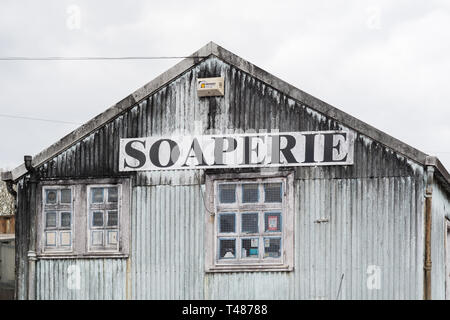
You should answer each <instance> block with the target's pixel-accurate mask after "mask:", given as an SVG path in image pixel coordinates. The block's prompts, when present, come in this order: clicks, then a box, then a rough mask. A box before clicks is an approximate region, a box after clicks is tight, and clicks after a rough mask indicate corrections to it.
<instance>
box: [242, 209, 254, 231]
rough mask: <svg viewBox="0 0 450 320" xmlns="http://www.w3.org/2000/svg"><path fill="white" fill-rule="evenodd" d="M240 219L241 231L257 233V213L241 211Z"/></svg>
mask: <svg viewBox="0 0 450 320" xmlns="http://www.w3.org/2000/svg"><path fill="white" fill-rule="evenodd" d="M241 220H242V232H243V233H258V213H243V214H242V215H241Z"/></svg>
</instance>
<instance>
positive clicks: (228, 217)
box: [219, 213, 236, 233]
mask: <svg viewBox="0 0 450 320" xmlns="http://www.w3.org/2000/svg"><path fill="white" fill-rule="evenodd" d="M219 216H220V219H219V232H221V233H222V232H235V230H236V228H235V225H236V215H235V214H234V213H221V214H220V215H219Z"/></svg>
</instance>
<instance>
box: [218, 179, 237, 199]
mask: <svg viewBox="0 0 450 320" xmlns="http://www.w3.org/2000/svg"><path fill="white" fill-rule="evenodd" d="M219 201H220V202H221V203H234V202H236V185H235V184H221V185H220V186H219Z"/></svg>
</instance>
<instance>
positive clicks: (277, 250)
mask: <svg viewBox="0 0 450 320" xmlns="http://www.w3.org/2000/svg"><path fill="white" fill-rule="evenodd" d="M267 257H270V258H279V257H281V238H264V258H267Z"/></svg>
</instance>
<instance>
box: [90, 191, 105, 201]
mask: <svg viewBox="0 0 450 320" xmlns="http://www.w3.org/2000/svg"><path fill="white" fill-rule="evenodd" d="M91 202H92V203H103V188H92V189H91Z"/></svg>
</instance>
